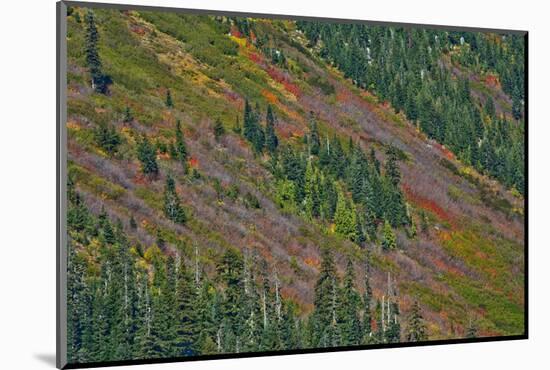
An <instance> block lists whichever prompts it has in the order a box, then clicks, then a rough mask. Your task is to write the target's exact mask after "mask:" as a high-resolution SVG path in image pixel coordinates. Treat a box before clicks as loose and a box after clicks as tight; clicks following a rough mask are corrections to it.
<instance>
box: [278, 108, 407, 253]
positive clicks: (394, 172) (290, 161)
mask: <svg viewBox="0 0 550 370" xmlns="http://www.w3.org/2000/svg"><path fill="white" fill-rule="evenodd" d="M304 141H305V142H306V145H305V146H304V148H303V149H300V148H293V147H291V146H285V147H284V148H283V149H282V150H281V151H280V153H279V155H278V156H277V157H273V158H272V170H273V174H274V175H275V177H276V179H277V180H278V181H277V184H278V198H279V200H280V202H279V203H281V202H282V203H283V206H284V203H285V202H287V203H291V204H294V206H295V207H296V208H297V209H298V210H299V211H300V212H302V213H303V214H304V215H305V216H306V217H307V218H309V219H319V220H322V221H325V222H327V223H333V224H334V230H335V232H336V233H337V234H339V235H342V236H343V237H345V238H347V239H349V240H351V241H353V242H356V243H358V244H361V243H363V242H365V241H366V240H370V241H375V240H377V238H378V228H379V225H381V224H382V225H386V224H387V225H388V227H390V232H391V236H393V242H391V243H389V244H388V245H390V247H389V248H388V249H393V248H395V235H394V234H393V231H392V230H391V228H392V227H393V228H398V227H408V226H411V224H412V222H411V218H410V215H409V214H408V212H407V205H406V202H405V199H404V196H403V193H402V191H401V188H400V181H401V172H400V170H399V165H398V162H399V156H398V149H396V148H394V147H393V146H390V147H389V148H388V151H387V160H386V163H385V167H384V169H383V170H382V169H381V168H380V162H379V161H378V159H377V158H376V155H375V154H374V151H373V152H371V154H370V156H368V155H366V154H365V153H364V152H363V151H362V150H361V149H360V148H359V146H357V145H353V143H352V142H351V141H350V144H348V148H347V149H346V150H345V149H344V147H343V145H342V144H341V142H340V139H339V138H337V137H333V138H332V139H330V138H327V139H326V140H321V139H320V134H319V132H318V129H317V124H316V122H315V119H314V118H312V119H311V122H310V132H309V133H308V134H307V135H306V137H305V138H304ZM386 228H387V227H385V228H384V239H386V236H389V234H387V230H386Z"/></svg>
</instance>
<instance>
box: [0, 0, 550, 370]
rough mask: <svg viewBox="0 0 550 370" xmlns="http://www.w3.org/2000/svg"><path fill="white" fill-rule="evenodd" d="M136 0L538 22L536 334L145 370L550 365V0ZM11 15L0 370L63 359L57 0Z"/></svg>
mask: <svg viewBox="0 0 550 370" xmlns="http://www.w3.org/2000/svg"><path fill="white" fill-rule="evenodd" d="M112 1H113V2H122V3H123V2H124V1H114V0H112ZM126 2H132V3H135V4H143V5H157V6H174V7H189V8H202V9H220V10H234V11H247V12H259V13H279V14H296V15H308V16H321V17H335V18H354V19H368V20H380V21H398V22H413V23H428V24H446V25H459V26H473V27H489V28H509V29H522V30H528V31H530V38H529V40H530V44H529V77H530V78H529V97H530V105H529V113H530V114H529V115H530V117H529V118H530V121H529V123H530V129H529V131H530V135H529V144H530V145H529V146H530V148H529V161H530V166H529V169H530V174H529V194H530V212H529V220H530V225H529V226H530V227H529V230H530V243H529V247H530V254H529V262H530V274H529V283H530V290H529V292H530V309H529V318H530V328H529V329H530V339H529V340H523V341H513V342H497V343H481V344H462V345H446V346H437V347H421V348H402V349H390V350H370V351H359V352H347V353H346V352H341V353H330V354H315V355H293V356H278V357H265V358H251V359H236V360H222V361H206V362H195V363H185V364H177V363H176V364H163V365H143V366H140V367H139V368H140V369H176V368H182V367H184V368H186V369H192V370H199V369H200V370H207V369H214V368H215V369H239V370H248V369H258V368H262V369H263V370H270V369H294V368H302V369H310V368H314V369H344V368H347V369H354V368H373V369H394V368H397V367H403V368H407V369H438V370H439V369H441V368H445V369H461V370H462V369H519V368H523V367H525V368H529V369H536V368H548V363H549V362H550V361H549V360H548V357H547V356H548V353H546V354H545V353H544V352H543V351H545V350H546V351H548V349H550V346H549V345H548V343H549V342H548V340H547V337H548V334H549V333H550V327H549V321H550V320H549V316H550V312H549V309H550V304H549V296H550V290H549V289H548V285H549V284H550V280H549V279H548V277H549V274H548V270H549V269H550V266H549V265H550V253H549V249H550V245H548V243H547V238H545V236H546V235H548V230H546V227H547V221H546V217H545V216H548V215H549V214H550V205H549V204H548V203H549V202H548V200H549V199H548V194H549V192H550V190H549V189H545V188H546V185H547V181H546V180H547V178H548V170H549V166H548V162H549V158H548V156H547V153H548V149H549V148H548V147H547V145H546V144H547V141H548V140H549V139H550V135H549V130H550V125H549V122H548V120H547V117H548V110H549V108H550V95H549V94H548V88H549V86H550V83H549V82H550V81H548V73H547V71H548V68H550V65H549V58H548V57H549V51H550V35H549V25H548V24H549V23H550V19H549V18H548V15H549V12H548V9H545V7H544V3H545V2H543V1H536V2H535V1H520V0H515V1H504V0H496V1H486V0H484V1H482V0H475V1H470V0H460V1H449V2H444V1H442V0H439V1H420V0H415V1H411V0H408V1H407V0H402V1H396V0H386V1H367V0H356V1H350V0H338V1H324V2H323V1H321V0H302V1H298V0H270V1H264V2H261V1H259V0H256V1H252V0H232V1H230V2H228V1H221V0H219V1H215V0H201V1H190V0H148V1H147V0H141V1H139V0H127V1H126ZM0 14H1V15H0V18H1V19H0V37H1V39H0V40H1V43H0V50H1V54H0V63H1V68H0V95H1V96H2V103H1V105H0V130H1V131H0V133H1V134H0V217H1V219H0V274H1V276H0V287H1V289H0V341H1V343H0V348H1V351H0V353H1V355H0V368H3V369H40V368H50V369H51V368H53V367H54V363H55V362H54V361H55V360H54V359H55V248H56V245H55V243H56V242H55V206H56V199H55V183H56V177H55V171H56V167H55V141H56V131H55V66H56V64H55V63H56V61H55V22H56V20H55V1H54V0H24V1H18V0H10V1H3V2H2V12H1V13H0ZM6 82H7V83H6ZM545 355H546V356H545ZM136 368H137V367H136Z"/></svg>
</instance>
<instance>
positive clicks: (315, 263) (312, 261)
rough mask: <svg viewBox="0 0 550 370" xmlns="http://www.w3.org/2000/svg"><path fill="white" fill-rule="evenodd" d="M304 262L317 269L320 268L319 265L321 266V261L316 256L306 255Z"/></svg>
mask: <svg viewBox="0 0 550 370" xmlns="http://www.w3.org/2000/svg"><path fill="white" fill-rule="evenodd" d="M304 263H305V264H306V265H308V266H310V267H314V268H316V269H319V266H321V262H320V261H319V259H318V258H315V257H306V259H305V260H304Z"/></svg>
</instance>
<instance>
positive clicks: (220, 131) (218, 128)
mask: <svg viewBox="0 0 550 370" xmlns="http://www.w3.org/2000/svg"><path fill="white" fill-rule="evenodd" d="M223 135H225V128H224V127H223V124H222V121H221V120H220V119H219V118H218V119H216V122H215V123H214V137H215V138H216V141H219V140H220V138H221V137H222V136H223Z"/></svg>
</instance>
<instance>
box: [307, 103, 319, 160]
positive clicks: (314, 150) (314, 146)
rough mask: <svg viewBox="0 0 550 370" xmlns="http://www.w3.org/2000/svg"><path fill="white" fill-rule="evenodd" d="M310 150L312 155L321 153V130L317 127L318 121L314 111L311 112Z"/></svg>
mask: <svg viewBox="0 0 550 370" xmlns="http://www.w3.org/2000/svg"><path fill="white" fill-rule="evenodd" d="M309 116H310V119H309V152H310V153H311V154H312V155H319V151H320V149H321V140H320V138H319V131H318V129H317V121H316V120H315V117H314V116H313V112H310V113H309Z"/></svg>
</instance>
